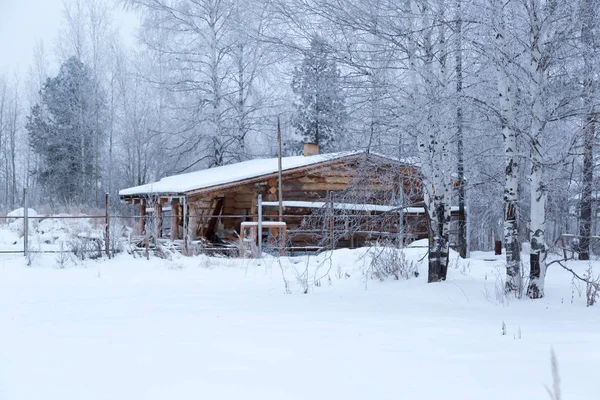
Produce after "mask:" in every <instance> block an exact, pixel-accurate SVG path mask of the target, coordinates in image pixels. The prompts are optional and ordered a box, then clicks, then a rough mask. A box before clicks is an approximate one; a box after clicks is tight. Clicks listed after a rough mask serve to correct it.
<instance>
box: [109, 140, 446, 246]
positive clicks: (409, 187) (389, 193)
mask: <svg viewBox="0 0 600 400" xmlns="http://www.w3.org/2000/svg"><path fill="white" fill-rule="evenodd" d="M278 161H279V160H278V158H271V159H255V160H249V161H244V162H240V163H236V164H230V165H225V166H221V167H216V168H211V169H206V170H202V171H197V172H191V173H186V174H180V175H175V176H169V177H165V178H162V179H161V180H159V181H158V182H153V183H149V184H145V185H141V186H136V187H132V188H128V189H124V190H121V191H120V192H119V195H120V197H121V199H122V200H123V201H125V202H126V203H128V204H135V205H138V206H139V217H140V225H139V231H140V232H139V233H140V234H145V235H151V236H154V237H157V238H164V237H168V238H170V239H171V240H183V242H184V243H188V242H193V241H202V242H203V243H206V244H209V243H210V244H220V243H227V242H233V241H236V240H238V239H239V237H240V236H244V233H245V232H244V230H245V228H247V227H250V228H253V229H254V231H255V232H256V230H257V227H258V225H259V223H258V220H259V215H260V221H261V223H262V222H263V221H265V222H268V221H275V222H277V224H270V225H269V224H268V223H265V224H264V225H265V226H263V227H262V228H263V229H261V231H260V234H259V235H257V236H258V237H262V238H263V241H267V240H269V238H271V239H272V238H273V237H278V239H281V237H280V236H281V234H282V230H281V226H283V227H284V230H285V233H286V243H285V248H286V249H287V250H289V251H292V252H293V251H301V250H311V249H312V250H319V249H323V248H338V247H359V246H363V245H366V244H369V243H371V242H373V241H377V240H383V239H385V240H393V241H397V240H402V241H403V242H409V241H412V240H415V239H421V238H426V237H427V236H428V234H427V218H426V217H425V210H424V208H423V190H422V180H421V177H420V172H419V168H418V166H417V164H416V163H414V162H411V161H407V160H398V159H395V158H390V157H386V156H382V155H379V154H373V153H368V152H364V151H354V152H340V153H330V154H319V150H318V146H317V145H315V144H310V143H309V144H305V145H304V154H303V155H300V156H292V157H282V159H281V185H279V166H278ZM279 187H281V195H282V196H281V198H280V196H279ZM455 213H456V210H453V214H455ZM150 220H152V223H150ZM169 221H170V222H169ZM282 223H283V224H282ZM260 225H262V224H260ZM265 229H266V230H267V232H266V233H264V234H263V231H264V230H265ZM261 243H262V242H261Z"/></svg>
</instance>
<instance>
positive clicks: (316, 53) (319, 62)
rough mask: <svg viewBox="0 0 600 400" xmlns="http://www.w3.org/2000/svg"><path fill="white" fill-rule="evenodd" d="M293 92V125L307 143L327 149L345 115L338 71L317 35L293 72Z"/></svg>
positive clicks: (330, 146) (332, 141)
mask: <svg viewBox="0 0 600 400" xmlns="http://www.w3.org/2000/svg"><path fill="white" fill-rule="evenodd" d="M292 89H293V91H294V93H295V94H296V96H297V102H296V105H295V109H296V114H295V118H294V127H295V129H296V132H297V133H298V135H299V136H300V137H301V138H302V139H303V140H304V141H305V142H309V143H316V144H318V145H319V147H320V148H321V149H322V150H323V152H328V151H331V150H333V149H334V148H335V147H336V140H337V138H338V137H339V136H341V134H342V132H343V130H344V118H345V116H346V112H345V107H344V98H343V91H342V85H341V78H340V71H339V69H338V67H337V64H336V62H335V61H334V60H333V59H332V58H331V56H330V54H329V52H328V50H327V45H326V43H325V42H324V41H323V39H321V38H313V39H312V41H311V44H310V49H309V50H308V51H307V53H306V55H305V57H304V60H303V62H302V65H301V66H300V67H299V68H297V69H296V70H295V72H294V79H293V81H292Z"/></svg>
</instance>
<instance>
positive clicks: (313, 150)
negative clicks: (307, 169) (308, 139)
mask: <svg viewBox="0 0 600 400" xmlns="http://www.w3.org/2000/svg"><path fill="white" fill-rule="evenodd" d="M317 154H319V145H318V144H316V143H304V157H308V156H316V155H317Z"/></svg>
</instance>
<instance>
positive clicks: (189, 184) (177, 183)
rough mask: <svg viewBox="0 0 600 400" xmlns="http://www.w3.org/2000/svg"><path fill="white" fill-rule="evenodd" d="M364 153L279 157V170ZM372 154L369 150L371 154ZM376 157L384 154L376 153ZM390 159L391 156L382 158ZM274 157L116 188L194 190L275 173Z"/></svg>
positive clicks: (146, 192)
mask: <svg viewBox="0 0 600 400" xmlns="http://www.w3.org/2000/svg"><path fill="white" fill-rule="evenodd" d="M361 154H364V152H363V151H354V152H340V153H329V154H318V155H314V156H292V157H283V158H282V159H281V163H282V171H289V170H294V169H296V168H302V167H308V166H311V165H316V164H320V163H326V162H331V161H335V160H338V159H341V158H344V157H349V156H357V155H361ZM371 154H372V153H371ZM375 156H376V157H385V156H381V155H378V154H376V155H375ZM385 158H387V159H389V160H390V161H396V162H398V160H394V159H393V158H389V157H385ZM277 171H278V162H277V158H267V159H255V160H249V161H243V162H239V163H236V164H230V165H224V166H221V167H216V168H210V169H204V170H201V171H196V172H189V173H186V174H181V175H173V176H168V177H165V178H162V179H161V180H159V181H158V182H153V183H148V184H145V185H141V186H135V187H132V188H128V189H123V190H121V191H119V196H135V195H149V194H155V193H161V194H173V195H175V194H183V193H187V192H191V191H195V190H200V189H207V188H211V187H214V186H219V185H224V184H231V183H236V182H241V181H245V180H247V179H253V178H258V177H261V176H264V175H270V174H274V173H277Z"/></svg>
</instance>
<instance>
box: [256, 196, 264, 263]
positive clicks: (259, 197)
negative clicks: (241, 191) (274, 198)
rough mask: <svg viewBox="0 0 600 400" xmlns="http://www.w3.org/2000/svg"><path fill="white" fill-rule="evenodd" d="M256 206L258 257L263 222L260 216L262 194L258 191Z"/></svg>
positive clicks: (260, 254)
mask: <svg viewBox="0 0 600 400" xmlns="http://www.w3.org/2000/svg"><path fill="white" fill-rule="evenodd" d="M257 203H258V204H257V208H258V231H257V236H258V257H259V258H260V257H261V256H262V222H263V220H262V219H263V216H262V194H261V193H259V194H258V200H257Z"/></svg>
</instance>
